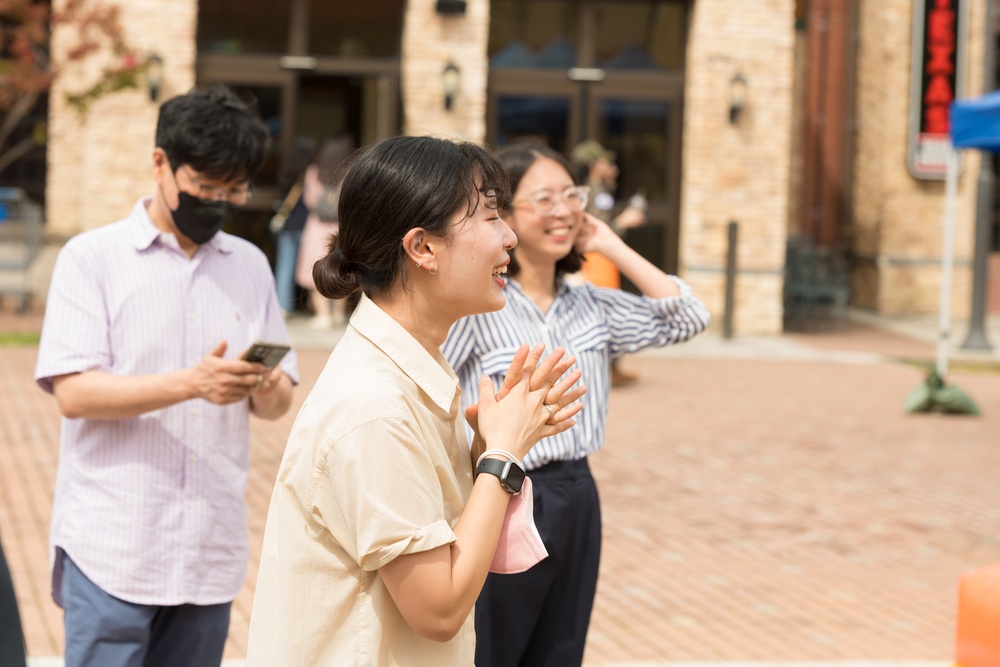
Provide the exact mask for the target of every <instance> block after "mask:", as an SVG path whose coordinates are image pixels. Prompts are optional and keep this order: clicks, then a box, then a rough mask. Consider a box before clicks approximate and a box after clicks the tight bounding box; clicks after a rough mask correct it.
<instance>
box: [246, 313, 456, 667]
mask: <svg viewBox="0 0 1000 667" xmlns="http://www.w3.org/2000/svg"><path fill="white" fill-rule="evenodd" d="M460 393H461V392H460V389H459V387H458V378H457V377H456V376H455V373H454V372H453V371H452V370H451V368H450V367H449V366H448V364H447V362H446V361H445V360H444V357H442V356H441V354H440V352H438V353H436V354H435V355H434V356H431V355H430V354H429V353H428V352H427V351H426V350H425V349H424V348H423V347H422V346H421V345H420V344H419V343H418V342H417V341H416V340H415V339H414V338H413V337H412V336H410V334H408V333H407V332H406V330H404V329H403V328H402V327H401V326H400V325H399V324H398V323H397V322H396V321H395V320H393V319H392V318H390V317H389V316H388V315H386V314H385V313H384V312H383V311H382V310H381V309H380V308H379V307H378V306H376V305H375V304H374V303H373V302H372V301H370V300H369V299H368V298H366V297H362V299H361V303H360V304H359V306H358V308H357V309H356V311H355V313H354V315H353V316H352V317H351V324H350V326H349V327H348V328H347V332H346V333H345V334H344V337H343V338H342V339H341V341H340V343H338V345H337V347H336V349H335V350H334V351H333V354H331V355H330V359H329V361H328V362H327V365H326V368H325V369H324V370H323V373H322V374H321V375H320V377H319V380H318V381H317V382H316V385H315V387H314V388H313V390H312V392H311V393H310V394H309V396H308V398H307V399H306V401H305V403H304V404H303V406H302V409H301V411H300V412H299V414H298V417H297V418H296V420H295V425H294V426H293V427H292V432H291V434H290V436H289V439H288V445H287V448H286V450H285V454H284V458H283V459H282V462H281V467H280V469H279V471H278V478H277V481H276V483H275V487H274V494H273V496H272V497H271V505H270V509H269V511H268V517H267V527H266V529H265V533H264V545H263V551H262V554H261V564H260V571H259V573H258V577H257V589H256V594H255V598H254V605H253V615H252V616H251V621H250V638H249V645H248V650H247V665H248V666H260V667H265V666H266V667H273V666H274V665H290V666H297V665H308V666H310V667H312V666H317V667H319V666H331V667H334V666H335V667H342V666H349V665H356V666H359V667H360V666H365V667H368V666H371V667H376V666H378V667H383V666H384V667H391V666H395V665H400V666H406V667H422V666H427V667H443V666H445V667H452V666H465V665H472V664H473V662H474V653H475V651H474V649H475V631H474V626H473V617H472V614H470V615H469V618H467V619H466V621H465V624H464V625H463V626H462V629H461V630H460V631H459V633H458V635H456V636H455V637H454V638H453V639H452V640H451V641H448V642H436V641H432V640H429V639H425V638H423V637H420V636H419V635H418V634H417V633H416V632H414V631H413V630H412V629H411V628H410V626H409V625H408V624H407V622H406V621H405V620H404V619H403V616H402V615H401V614H400V612H399V609H397V607H396V604H395V602H394V601H393V599H392V597H391V596H390V595H389V592H388V590H387V589H386V587H385V584H384V583H383V581H382V578H381V577H380V576H379V573H378V569H379V568H380V567H382V566H383V565H385V564H387V563H389V562H391V561H392V560H394V559H395V558H397V557H398V556H401V555H403V554H410V553H419V552H422V551H427V550H430V549H434V548H436V547H439V546H441V545H444V544H450V543H452V542H454V541H455V539H456V538H455V534H454V532H453V531H452V527H453V526H454V525H455V523H457V521H458V518H459V516H460V514H461V512H462V509H463V508H464V507H465V503H466V501H467V500H468V498H469V494H470V493H471V492H472V481H473V479H472V463H471V460H470V458H469V446H468V440H467V436H466V434H465V430H464V423H461V422H460V420H459V415H460V410H461V401H460Z"/></svg>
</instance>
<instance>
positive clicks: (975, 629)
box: [955, 563, 1000, 667]
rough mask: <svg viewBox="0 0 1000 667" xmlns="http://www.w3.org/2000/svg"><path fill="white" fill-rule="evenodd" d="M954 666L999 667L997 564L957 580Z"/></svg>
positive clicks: (999, 573) (999, 580)
mask: <svg viewBox="0 0 1000 667" xmlns="http://www.w3.org/2000/svg"><path fill="white" fill-rule="evenodd" d="M955 664H956V665H957V666H958V667H1000V563H998V564H996V565H989V566H987V567H981V568H979V569H978V570H973V571H972V572H968V573H966V574H964V575H962V577H961V579H959V584H958V632H957V637H956V639H955Z"/></svg>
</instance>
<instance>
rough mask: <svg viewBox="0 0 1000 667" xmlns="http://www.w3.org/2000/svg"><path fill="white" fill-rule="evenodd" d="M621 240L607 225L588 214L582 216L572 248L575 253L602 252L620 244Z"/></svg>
mask: <svg viewBox="0 0 1000 667" xmlns="http://www.w3.org/2000/svg"><path fill="white" fill-rule="evenodd" d="M620 242H622V241H621V238H620V237H619V236H618V235H617V234H615V232H614V230H613V229H611V226H610V225H608V223H606V222H604V221H603V220H601V219H600V218H598V217H596V216H593V215H591V214H590V213H584V214H583V224H582V226H581V227H580V233H579V234H577V236H576V242H575V243H574V244H573V247H574V248H575V249H576V251H577V252H579V253H583V254H587V253H588V252H603V251H605V250H607V249H608V246H609V245H612V244H615V243H620Z"/></svg>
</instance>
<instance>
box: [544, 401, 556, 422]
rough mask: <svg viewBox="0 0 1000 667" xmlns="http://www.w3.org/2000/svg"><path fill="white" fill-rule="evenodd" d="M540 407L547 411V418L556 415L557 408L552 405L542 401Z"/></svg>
mask: <svg viewBox="0 0 1000 667" xmlns="http://www.w3.org/2000/svg"><path fill="white" fill-rule="evenodd" d="M542 407H543V408H545V409H546V410H548V411H549V419H552V418H553V417H555V416H556V412H558V409H557V408H556V407H555V406H554V405H549V404H548V403H542Z"/></svg>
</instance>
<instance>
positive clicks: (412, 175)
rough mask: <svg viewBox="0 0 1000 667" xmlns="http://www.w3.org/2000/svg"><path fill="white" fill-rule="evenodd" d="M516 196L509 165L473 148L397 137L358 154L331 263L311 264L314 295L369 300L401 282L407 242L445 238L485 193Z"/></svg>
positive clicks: (344, 191)
mask: <svg viewBox="0 0 1000 667" xmlns="http://www.w3.org/2000/svg"><path fill="white" fill-rule="evenodd" d="M491 191H492V193H493V194H495V195H496V201H497V205H498V206H502V205H504V204H505V203H506V202H507V200H508V198H509V197H510V192H511V190H510V181H509V179H508V177H507V173H506V172H505V171H504V169H503V166H501V164H500V163H499V162H498V161H497V159H496V158H495V157H494V156H493V155H492V154H491V153H489V152H487V151H486V150H485V149H483V148H481V147H480V146H477V145H475V144H472V143H465V142H452V141H447V140H445V139H436V138H433V137H393V138H391V139H386V140H384V141H380V142H379V143H376V144H373V145H371V146H369V147H368V148H366V149H364V150H362V151H360V152H359V153H357V154H355V156H354V157H353V159H352V161H351V163H350V165H349V167H348V170H347V175H346V176H345V177H344V184H343V186H342V187H341V190H340V203H339V205H338V207H337V211H338V217H339V218H340V228H339V231H338V233H337V235H336V236H334V237H333V238H332V239H331V240H330V247H329V250H328V252H327V254H326V256H325V257H323V258H322V259H321V260H319V261H318V262H316V264H314V265H313V280H314V281H315V283H316V289H317V291H319V293H320V294H322V295H323V296H325V297H327V298H331V299H338V298H341V297H346V296H349V295H350V294H352V293H354V292H355V291H357V290H358V289H361V290H363V291H364V293H365V294H367V295H368V296H372V295H375V294H379V293H382V292H384V291H386V290H388V289H390V288H391V287H392V286H393V285H394V284H395V283H396V280H397V279H400V278H401V277H402V276H403V266H404V262H405V260H406V253H405V251H404V248H403V237H404V236H405V235H406V233H407V232H409V231H410V230H411V229H413V228H415V227H420V228H422V229H424V230H426V231H427V233H429V234H434V235H436V236H440V237H442V238H447V236H448V234H449V233H450V232H451V229H449V226H448V225H449V222H450V220H451V219H452V218H453V217H454V216H455V214H456V213H458V212H459V211H460V210H462V207H465V210H466V211H467V215H472V214H473V213H475V211H476V208H477V207H478V205H479V195H480V193H487V192H491Z"/></svg>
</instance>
